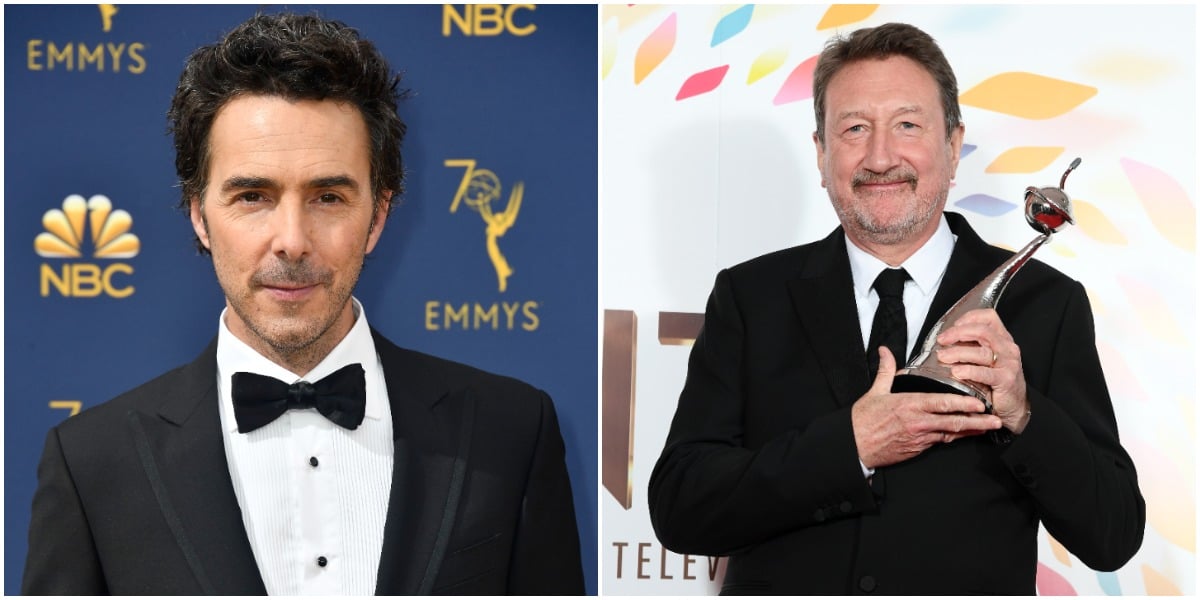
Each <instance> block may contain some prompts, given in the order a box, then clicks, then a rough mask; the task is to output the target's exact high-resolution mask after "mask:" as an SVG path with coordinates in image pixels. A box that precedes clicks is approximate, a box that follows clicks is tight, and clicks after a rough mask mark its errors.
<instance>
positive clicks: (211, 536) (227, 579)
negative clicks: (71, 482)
mask: <svg viewBox="0 0 1200 600" xmlns="http://www.w3.org/2000/svg"><path fill="white" fill-rule="evenodd" d="M216 348H217V342H216V339H214V340H213V341H212V343H210V344H209V346H208V348H206V349H205V350H204V352H203V353H202V354H201V355H200V357H199V358H197V359H196V360H195V361H194V362H192V363H191V364H189V365H186V366H184V367H183V368H182V369H180V371H179V372H178V376H177V378H178V382H177V385H176V386H175V389H177V390H179V391H178V393H175V394H173V395H172V396H171V397H169V398H164V399H163V403H162V405H161V407H160V409H159V413H158V415H148V414H144V413H139V412H134V411H131V412H130V413H129V414H128V416H127V418H126V426H127V427H128V429H129V433H130V435H131V436H132V438H133V441H134V444H135V447H136V449H137V453H138V458H139V460H140V462H141V464H142V468H143V470H144V471H145V473H146V477H147V479H148V481H149V483H150V486H151V489H152V491H153V493H154V496H155V500H156V501H157V504H158V506H159V509H160V510H161V511H162V514H163V517H164V519H165V520H166V522H167V524H168V526H169V527H170V529H171V533H172V534H173V536H174V537H175V540H176V542H177V543H178V545H179V548H180V549H181V550H182V552H183V555H184V557H185V559H186V561H187V566H188V569H189V570H190V572H191V575H192V576H193V577H194V578H195V580H196V582H197V583H198V586H199V589H200V591H201V592H202V593H206V594H239V595H242V594H266V587H265V586H264V585H263V581H262V577H261V576H260V575H259V572H258V567H257V564H256V563H255V560H254V554H253V551H252V550H251V549H250V542H249V539H248V538H247V536H246V530H245V527H244V525H243V524H242V516H241V509H240V508H239V507H238V503H237V496H236V495H235V494H234V491H233V483H232V481H231V479H230V477H229V467H228V462H227V459H226V457H225V446H224V442H223V438H222V435H221V419H220V413H219V412H218V411H219V408H218V404H217V403H218V399H217V388H216V383H217V363H216Z"/></svg>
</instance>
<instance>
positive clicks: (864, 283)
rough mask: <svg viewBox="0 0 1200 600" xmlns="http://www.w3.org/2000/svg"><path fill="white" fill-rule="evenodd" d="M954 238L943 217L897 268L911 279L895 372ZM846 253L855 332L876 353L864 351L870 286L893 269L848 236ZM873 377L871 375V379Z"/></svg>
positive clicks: (873, 302)
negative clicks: (904, 340)
mask: <svg viewBox="0 0 1200 600" xmlns="http://www.w3.org/2000/svg"><path fill="white" fill-rule="evenodd" d="M957 239H958V238H957V236H955V235H954V233H953V232H951V231H950V223H949V222H948V221H946V215H942V218H941V221H939V222H938V228H937V230H935V231H934V232H933V237H931V238H929V240H928V241H927V242H925V245H923V246H921V247H920V248H919V249H918V250H917V251H916V252H914V253H913V255H912V256H910V257H908V260H905V261H904V262H903V263H901V264H900V267H903V268H904V269H905V270H906V271H908V276H909V277H910V279H909V280H908V281H906V282H904V318H905V320H906V321H907V325H908V336H907V337H908V346H907V347H906V348H905V349H904V356H897V357H896V368H897V369H901V368H903V367H904V365H905V364H906V363H907V362H908V357H909V356H911V355H912V351H913V348H914V347H916V345H917V344H918V343H920V342H923V341H924V340H918V339H917V336H918V335H920V333H921V325H922V324H924V323H925V317H926V316H927V315H928V314H929V307H930V305H932V304H933V296H934V294H936V293H937V290H938V286H940V285H941V283H942V277H944V276H945V275H946V267H947V266H949V264H950V255H951V254H953V253H954V242H955V241H956V240H957ZM846 253H847V254H848V255H849V256H850V277H851V278H852V279H853V281H854V304H855V305H856V306H857V307H858V330H859V332H860V333H861V334H862V344H863V348H864V349H865V350H866V351H867V352H878V351H879V350H878V349H876V348H867V344H869V343H870V341H871V340H870V337H871V325H872V324H873V322H874V320H875V309H876V308H878V307H879V293H878V292H876V291H875V288H873V287H871V286H872V285H873V284H874V283H875V278H876V277H879V274H880V273H881V272H882V271H883V270H884V269H890V268H892V267H891V266H890V265H888V264H887V263H885V262H883V261H882V260H879V259H878V258H875V257H874V256H871V255H870V254H868V253H867V252H866V251H865V250H863V249H862V248H859V247H858V246H855V245H854V242H852V241H850V238H849V237H847V238H846ZM874 375H875V374H874V373H872V374H871V376H872V377H874ZM859 466H860V467H862V472H863V477H870V476H871V475H874V474H875V469H871V468H868V467H867V466H866V465H864V464H863V463H862V459H861V458H860V459H859Z"/></svg>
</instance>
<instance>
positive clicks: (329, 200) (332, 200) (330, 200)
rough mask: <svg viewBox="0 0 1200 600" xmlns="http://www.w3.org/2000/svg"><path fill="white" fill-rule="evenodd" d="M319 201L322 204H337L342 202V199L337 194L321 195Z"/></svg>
mask: <svg viewBox="0 0 1200 600" xmlns="http://www.w3.org/2000/svg"><path fill="white" fill-rule="evenodd" d="M317 201H318V202H320V203H322V204H336V203H338V202H341V201H342V197H341V196H339V195H337V194H321V196H320V197H319V198H317Z"/></svg>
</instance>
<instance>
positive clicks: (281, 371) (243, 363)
mask: <svg viewBox="0 0 1200 600" xmlns="http://www.w3.org/2000/svg"><path fill="white" fill-rule="evenodd" d="M350 301H351V302H352V303H353V307H354V317H355V318H354V325H353V326H351V327H350V332H349V333H347V334H346V337H344V338H342V341H340V342H338V344H337V346H334V348H333V350H332V351H330V352H329V354H328V355H326V356H325V358H324V359H322V360H321V362H319V363H317V366H315V367H313V369H312V370H311V371H309V372H308V373H306V374H304V375H297V374H295V373H292V372H291V371H289V370H287V369H286V368H284V367H282V366H280V365H277V364H275V363H274V362H271V361H270V360H269V359H267V358H266V357H264V356H263V355H261V354H259V353H258V351H256V350H254V349H253V348H251V347H250V346H249V345H247V344H246V342H243V341H242V340H241V339H239V338H238V337H237V336H236V335H234V334H233V332H231V331H229V327H228V326H227V325H226V324H225V313H226V311H228V310H229V309H228V307H227V308H225V310H222V311H221V317H220V318H219V319H218V323H219V325H218V329H217V376H218V377H219V378H220V384H221V385H220V390H221V394H220V395H221V398H220V400H221V404H222V405H224V406H223V408H224V410H225V414H227V415H233V398H232V395H231V394H230V393H229V392H230V389H231V383H230V381H231V378H232V377H233V374H234V373H238V372H250V373H257V374H259V375H266V376H268V377H274V378H275V379H278V380H280V381H284V382H287V383H289V384H290V383H295V382H297V381H300V380H301V379H303V380H305V381H309V382H313V381H317V380H320V379H321V378H323V377H325V376H326V375H329V374H330V373H333V372H334V371H336V370H338V369H340V368H342V367H344V366H346V365H349V364H353V363H359V364H361V365H362V367H363V370H364V371H365V372H366V373H365V375H366V382H367V395H366V397H367V403H366V418H368V419H379V418H381V416H382V414H383V410H382V408H383V407H382V406H381V403H382V402H383V399H384V398H386V397H387V395H386V394H376V393H373V392H372V390H371V389H370V386H371V385H372V384H373V382H375V381H382V380H383V378H382V377H380V376H379V374H380V371H381V370H382V366H381V364H380V362H379V356H378V354H376V352H375V340H374V338H372V337H371V327H370V325H368V324H367V313H366V312H365V311H364V310H363V307H362V304H361V303H359V301H358V299H357V298H353V297H352V298H351V299H350ZM225 425H226V428H227V429H229V430H230V431H237V421H235V420H234V419H229V420H228V421H227V422H226V423H225Z"/></svg>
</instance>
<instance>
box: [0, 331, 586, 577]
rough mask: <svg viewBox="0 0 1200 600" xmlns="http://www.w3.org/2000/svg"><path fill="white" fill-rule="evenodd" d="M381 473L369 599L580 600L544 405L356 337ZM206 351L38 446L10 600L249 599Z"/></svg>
mask: <svg viewBox="0 0 1200 600" xmlns="http://www.w3.org/2000/svg"><path fill="white" fill-rule="evenodd" d="M372 333H373V335H374V338H375V348H376V351H377V352H378V354H379V356H380V359H381V362H382V364H383V369H384V377H385V379H386V381H387V389H388V400H389V402H390V404H391V412H392V427H393V432H394V435H395V464H394V468H393V474H392V487H391V490H392V491H391V497H390V500H389V503H388V512H387V520H386V526H385V530H384V538H383V550H382V557H381V561H380V566H379V574H378V578H377V580H376V593H377V594H380V595H384V594H388V595H395V594H405V595H408V594H429V593H433V594H438V593H445V594H456V595H474V594H506V593H511V594H541V593H553V594H582V593H583V573H582V570H581V569H582V567H581V561H580V554H579V537H578V531H577V529H576V524H575V511H574V508H573V505H572V501H571V488H570V483H569V481H568V479H567V471H566V465H565V462H564V446H563V442H562V438H561V436H560V434H559V430H558V422H557V419H556V417H555V414H554V407H553V404H552V403H551V401H550V399H549V397H547V396H546V395H545V394H544V393H543V392H540V391H538V390H536V389H534V388H532V387H530V386H528V385H526V384H523V383H521V382H519V381H516V380H514V379H509V378H505V377H500V376H496V375H491V374H488V373H484V372H483V371H479V370H476V369H473V368H471V367H467V366H465V365H460V364H457V363H452V362H449V361H445V360H441V359H437V358H434V357H431V356H427V355H424V354H420V353H417V352H412V351H409V350H404V349H401V348H398V347H397V346H395V345H393V344H392V343H391V342H389V341H388V340H386V339H384V338H383V337H382V336H380V335H379V334H378V333H375V332H372ZM216 368H217V367H216V341H215V340H214V341H213V343H212V344H210V345H209V347H208V348H207V349H206V350H205V351H204V352H203V354H201V355H200V357H199V358H198V359H197V360H196V361H194V362H192V363H190V364H188V365H186V366H183V367H180V368H179V369H176V370H174V371H171V372H169V373H167V374H165V375H163V376H161V377H159V378H157V379H155V380H153V381H151V382H149V383H147V384H145V385H143V386H141V387H139V388H137V389H135V390H133V391H130V392H127V393H125V394H123V395H121V396H119V397H117V398H115V399H113V400H111V401H109V402H106V403H104V404H102V405H100V406H97V407H95V408H92V409H90V410H88V411H85V412H83V413H81V414H79V415H77V416H74V417H71V418H70V419H67V420H66V421H64V422H63V423H62V424H60V425H59V426H57V427H55V428H54V429H52V430H51V431H50V433H49V435H48V436H47V439H46V449H45V451H44V453H43V455H42V461H41V464H40V466H39V467H38V488H37V492H36V494H35V496H34V501H33V515H32V519H31V523H30V530H29V555H28V559H27V562H26V565H25V578H24V581H23V586H22V592H23V593H26V594H105V593H112V594H264V593H265V592H266V590H265V588H264V585H263V581H262V578H261V577H260V575H259V572H258V568H257V565H256V563H255V559H254V555H253V553H252V552H251V549H250V543H249V541H248V539H247V536H246V531H245V528H244V527H243V525H242V517H241V511H240V509H239V507H238V503H237V498H236V497H235V496H234V492H233V485H232V483H231V480H230V477H229V469H228V466H227V462H226V459H225V450H224V446H223V442H222V437H221V429H220V417H219V413H218V410H219V409H218V406H217V388H216V385H217V376H216Z"/></svg>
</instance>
